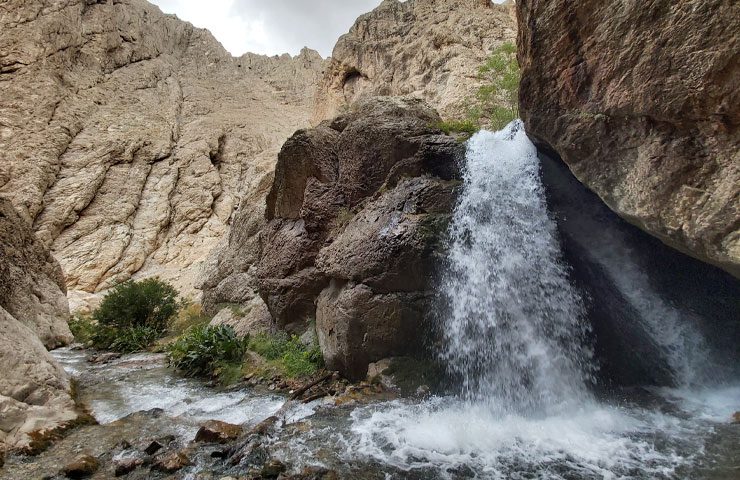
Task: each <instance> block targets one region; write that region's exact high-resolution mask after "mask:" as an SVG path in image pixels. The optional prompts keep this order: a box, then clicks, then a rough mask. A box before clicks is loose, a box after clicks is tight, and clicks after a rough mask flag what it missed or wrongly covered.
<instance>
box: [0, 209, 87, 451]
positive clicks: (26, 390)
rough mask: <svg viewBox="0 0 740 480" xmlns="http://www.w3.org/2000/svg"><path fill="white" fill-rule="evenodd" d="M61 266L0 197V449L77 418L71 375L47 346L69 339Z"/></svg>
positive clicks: (21, 443) (21, 444) (20, 445)
mask: <svg viewBox="0 0 740 480" xmlns="http://www.w3.org/2000/svg"><path fill="white" fill-rule="evenodd" d="M68 317H69V310H68V308H67V299H66V296H65V294H64V277H63V275H62V273H61V268H60V267H59V264H57V263H56V262H55V261H54V259H53V258H52V257H51V254H50V253H49V251H48V250H47V249H46V248H44V247H43V246H42V245H41V244H40V242H38V241H37V240H36V238H35V236H34V234H33V231H32V230H31V227H30V225H28V224H27V223H26V221H25V220H23V219H22V218H20V216H19V215H18V214H17V213H16V212H15V211H14V210H13V207H12V206H11V205H10V202H9V201H7V200H5V199H3V198H1V197H0V371H1V372H2V374H1V375H0V451H4V450H5V448H4V447H9V448H23V447H27V446H28V445H29V444H30V442H31V441H32V438H31V437H30V436H29V434H33V433H35V434H39V435H41V434H43V433H44V432H45V431H49V430H51V429H54V428H56V427H59V426H61V425H63V424H64V423H66V422H70V421H72V420H74V419H76V418H77V415H78V414H77V412H76V410H75V405H74V401H73V400H72V397H71V389H70V384H69V380H68V378H67V376H66V374H65V373H64V371H63V370H62V369H61V368H60V367H59V366H58V365H57V364H56V362H55V361H54V359H53V358H52V357H51V355H49V352H47V350H46V347H45V345H46V346H48V347H56V346H60V345H63V344H66V343H68V342H70V341H71V340H72V335H71V333H70V331H69V328H68V327H67V319H68Z"/></svg>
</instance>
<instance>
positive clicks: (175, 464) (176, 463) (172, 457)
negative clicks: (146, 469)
mask: <svg viewBox="0 0 740 480" xmlns="http://www.w3.org/2000/svg"><path fill="white" fill-rule="evenodd" d="M190 465H192V463H191V462H190V458H188V455H187V454H186V453H185V452H184V451H182V450H181V451H177V452H170V453H168V454H166V455H163V456H162V457H161V458H158V459H157V460H156V461H155V462H154V464H152V470H156V471H160V472H164V473H174V472H177V471H179V470H182V469H183V468H185V467H188V466H190Z"/></svg>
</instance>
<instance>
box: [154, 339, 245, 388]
mask: <svg viewBox="0 0 740 480" xmlns="http://www.w3.org/2000/svg"><path fill="white" fill-rule="evenodd" d="M246 351H247V340H246V339H244V340H242V339H239V338H238V337H237V335H236V333H235V332H234V329H233V328H231V327H230V326H227V325H219V326H216V327H211V326H209V325H198V326H195V327H192V328H190V329H188V330H187V331H186V332H185V334H184V335H183V336H181V337H180V338H179V339H178V340H177V341H176V342H174V343H173V344H172V345H170V346H169V348H168V353H167V355H168V359H169V363H170V365H171V366H173V367H175V368H176V369H178V370H180V371H181V372H183V373H184V374H185V375H187V376H191V377H195V376H208V377H219V378H220V379H221V380H222V382H223V383H231V382H232V381H233V380H234V377H236V380H238V378H239V376H238V373H236V374H235V371H237V370H238V371H240V370H241V368H240V366H241V363H242V361H243V359H244V354H245V353H246ZM225 380H228V381H225Z"/></svg>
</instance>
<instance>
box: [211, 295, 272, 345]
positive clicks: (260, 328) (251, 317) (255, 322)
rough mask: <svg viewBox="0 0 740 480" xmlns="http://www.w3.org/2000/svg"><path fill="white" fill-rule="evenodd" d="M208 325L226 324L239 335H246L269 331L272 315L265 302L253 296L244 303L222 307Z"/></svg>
mask: <svg viewBox="0 0 740 480" xmlns="http://www.w3.org/2000/svg"><path fill="white" fill-rule="evenodd" d="M210 325H211V326H218V325H228V326H230V327H231V328H233V329H234V332H235V333H236V334H237V335H238V336H239V337H247V336H250V335H257V334H259V333H265V332H267V331H269V330H270V328H271V327H272V317H270V311H269V310H268V309H267V305H265V302H264V301H263V300H262V299H261V298H260V297H254V298H252V300H250V301H249V302H247V303H246V304H244V305H233V306H228V307H225V308H222V309H221V310H220V311H219V312H218V313H217V314H216V316H214V317H213V320H211V323H210Z"/></svg>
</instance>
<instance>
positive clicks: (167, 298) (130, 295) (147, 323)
mask: <svg viewBox="0 0 740 480" xmlns="http://www.w3.org/2000/svg"><path fill="white" fill-rule="evenodd" d="M179 308H180V303H179V301H178V294H177V290H175V288H174V287H173V286H172V285H170V284H169V283H166V282H163V281H162V280H160V279H158V278H149V279H146V280H142V281H140V282H133V281H130V280H129V281H127V282H123V283H121V284H119V285H117V286H116V287H114V288H113V290H112V291H111V292H110V293H108V294H107V295H106V296H105V298H104V299H103V302H102V303H101V304H100V307H99V308H98V309H97V310H96V311H95V312H94V313H93V318H94V319H95V321H97V322H98V325H100V326H102V327H114V328H116V329H127V328H134V327H144V328H147V329H151V330H154V331H156V332H165V331H166V330H167V323H168V322H169V320H170V319H171V318H172V317H173V316H174V315H175V314H177V312H178V310H179Z"/></svg>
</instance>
